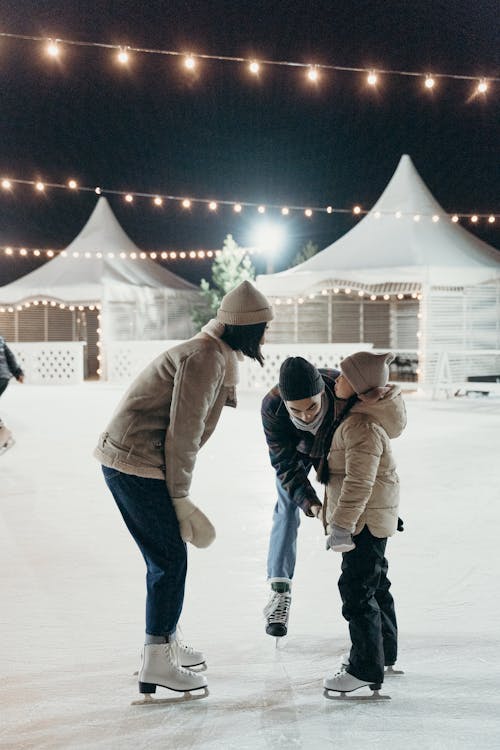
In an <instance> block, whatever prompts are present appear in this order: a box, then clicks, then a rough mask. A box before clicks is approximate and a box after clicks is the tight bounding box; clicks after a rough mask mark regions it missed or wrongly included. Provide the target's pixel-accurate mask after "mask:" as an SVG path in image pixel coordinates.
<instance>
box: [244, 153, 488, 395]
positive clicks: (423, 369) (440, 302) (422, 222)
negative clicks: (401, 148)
mask: <svg viewBox="0 0 500 750" xmlns="http://www.w3.org/2000/svg"><path fill="white" fill-rule="evenodd" d="M257 284H258V286H259V288H260V289H261V291H263V292H264V293H265V294H266V295H268V296H269V297H271V298H272V299H273V300H274V303H275V309H276V311H277V315H276V321H275V324H274V325H273V328H272V329H271V337H273V336H274V340H275V341H295V342H311V341H316V342H343V341H350V342H355V341H359V342H363V341H364V342H371V343H373V344H374V346H375V347H381V348H392V349H393V350H396V351H399V352H401V353H402V354H403V353H404V352H406V353H408V354H413V355H414V357H413V358H414V360H415V361H416V359H417V356H418V361H419V367H418V370H419V375H420V378H419V379H420V380H421V381H424V382H430V381H432V380H434V379H435V378H436V377H437V371H436V367H437V364H438V360H439V357H438V355H439V353H442V352H443V351H447V352H448V353H449V355H450V360H453V362H454V367H455V369H456V377H455V379H460V380H462V379H465V378H466V377H467V376H468V375H470V376H473V375H475V374H476V371H478V370H481V373H480V374H484V375H487V374H490V373H491V372H495V373H496V372H498V371H499V365H500V356H499V354H498V350H500V253H499V252H498V251H496V250H495V249H494V248H492V247H490V246H489V245H487V244H486V243H485V242H482V241H481V240H479V239H478V238H476V237H474V236H473V235H471V234H470V233H469V232H467V231H466V230H465V229H463V227H461V226H460V225H459V224H457V223H453V222H452V220H451V217H450V216H448V214H446V212H445V211H444V210H443V208H442V207H441V206H440V205H439V203H438V202H437V201H436V200H435V198H434V197H433V195H432V194H431V193H430V191H429V189H428V188H427V186H426V185H425V183H424V182H423V180H422V179H421V177H420V175H419V174H418V172H417V171H416V169H415V167H414V165H413V163H412V161H411V159H410V157H409V156H407V155H404V156H402V158H401V160H400V162H399V165H398V167H397V169H396V171H395V173H394V175H393V177H392V179H391V181H390V182H389V184H388V185H387V187H386V189H385V190H384V192H383V193H382V195H381V197H380V198H379V200H378V201H377V203H376V204H375V206H374V207H373V208H372V209H371V211H370V212H369V213H368V214H367V215H366V216H365V217H364V218H363V219H362V220H361V221H360V222H359V224H357V225H356V226H355V227H354V228H353V229H352V230H351V231H349V232H347V234H345V235H344V236H343V237H341V238H340V239H339V240H337V241H336V242H334V243H333V244H332V245H330V246H329V247H327V248H325V249H324V250H322V251H321V252H319V253H318V254H317V255H315V256H314V257H312V258H310V259H309V260H307V261H305V262H304V263H301V264H300V265H298V266H295V267H294V268H291V269H289V270H287V271H283V272H281V273H275V274H270V275H267V276H259V277H258V279H257ZM291 312H292V313H293V314H291ZM471 350H474V352H475V354H474V356H473V357H471V356H470V355H467V354H465V352H470V351H471ZM459 351H460V352H463V353H462V354H460V355H458V352H459ZM495 351H497V354H496V356H495ZM480 352H483V353H484V352H489V354H488V356H486V355H484V354H483V355H481V354H480Z"/></svg>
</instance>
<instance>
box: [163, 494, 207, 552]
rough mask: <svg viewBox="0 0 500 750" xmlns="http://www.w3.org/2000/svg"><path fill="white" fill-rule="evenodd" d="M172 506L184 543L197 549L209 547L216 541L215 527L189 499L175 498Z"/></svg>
mask: <svg viewBox="0 0 500 750" xmlns="http://www.w3.org/2000/svg"><path fill="white" fill-rule="evenodd" d="M172 505H173V506H174V510H175V515H176V516H177V520H178V521H179V531H180V532H181V537H182V540H183V541H184V542H191V544H193V545H194V546H195V547H208V546H209V544H212V542H213V541H214V539H215V529H214V527H213V526H212V524H211V523H210V521H209V520H208V518H207V517H206V515H205V514H204V513H202V512H201V510H200V509H199V508H197V507H196V505H193V503H192V502H191V500H190V499H189V498H188V497H173V498H172Z"/></svg>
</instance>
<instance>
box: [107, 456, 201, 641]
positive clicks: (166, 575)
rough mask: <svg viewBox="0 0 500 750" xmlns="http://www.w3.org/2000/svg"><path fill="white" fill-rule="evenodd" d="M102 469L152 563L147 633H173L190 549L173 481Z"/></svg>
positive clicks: (148, 590) (139, 542)
mask: <svg viewBox="0 0 500 750" xmlns="http://www.w3.org/2000/svg"><path fill="white" fill-rule="evenodd" d="M102 472H103V474H104V479H105V480H106V484H107V485H108V487H109V489H110V491H111V494H112V495H113V497H114V499H115V501H116V504H117V505H118V508H119V509H120V513H121V514H122V516H123V520H124V521H125V523H126V525H127V528H128V530H129V531H130V533H131V534H132V536H133V537H134V539H135V541H136V543H137V546H138V547H139V549H140V550H141V552H142V556H143V557H144V560H145V563H146V567H147V574H146V587H147V596H146V633H149V635H160V636H161V635H164V636H168V635H170V634H171V633H173V632H174V631H175V628H176V625H177V622H178V620H179V617H180V615H181V611H182V604H183V601H184V584H185V581H186V572H187V550H186V545H185V543H184V542H183V541H182V539H181V535H180V532H179V523H178V521H177V516H176V515H175V510H174V506H173V505H172V501H171V499H170V496H169V494H168V490H167V485H166V483H165V481H164V480H163V479H147V478H145V477H136V476H134V475H131V474H124V473H123V472H121V471H117V470H116V469H108V468H107V467H106V466H103V467H102Z"/></svg>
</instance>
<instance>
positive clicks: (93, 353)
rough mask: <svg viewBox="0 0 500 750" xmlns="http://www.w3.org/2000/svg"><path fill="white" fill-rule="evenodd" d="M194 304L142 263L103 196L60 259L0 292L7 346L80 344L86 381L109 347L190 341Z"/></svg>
mask: <svg viewBox="0 0 500 750" xmlns="http://www.w3.org/2000/svg"><path fill="white" fill-rule="evenodd" d="M198 304H200V295H199V292H198V290H197V288H196V287H195V286H193V285H192V284H190V283H188V282H187V281H185V280H184V279H182V278H180V277H179V276H176V275H175V274H173V273H171V272H170V271H167V270H166V269H165V268H163V267H162V266H160V265H158V264H157V263H155V262H154V261H152V260H149V259H148V258H144V257H143V258H141V250H140V248H138V247H137V245H135V244H134V243H133V242H132V240H131V239H130V238H129V237H128V236H127V235H126V234H125V232H124V231H123V229H122V227H121V226H120V224H119V223H118V221H117V219H116V217H115V215H114V214H113V212H112V210H111V208H110V206H109V203H108V201H107V200H106V198H104V197H101V198H99V200H98V202H97V205H96V207H95V208H94V210H93V212H92V214H91V216H90V218H89V220H88V221H87V223H86V224H85V226H84V227H83V229H82V230H81V232H80V233H79V234H78V236H77V237H76V238H75V239H74V240H73V242H71V244H70V245H68V247H67V248H66V249H65V250H64V251H63V252H62V253H60V255H58V256H57V257H56V258H54V259H52V260H50V261H48V262H47V263H45V264H44V265H43V266H41V267H40V268H38V269H36V270H35V271H32V272H31V273H28V274H26V275H25V276H23V277H22V278H20V279H17V280H16V281H14V282H12V283H11V284H7V285H5V286H3V287H0V321H1V326H2V330H3V332H4V334H5V336H6V337H7V338H8V339H9V340H10V341H51V340H70V341H71V340H84V341H85V342H86V343H87V365H88V372H89V374H93V373H95V372H96V371H97V369H99V370H101V372H104V369H105V358H106V345H107V344H109V343H110V342H112V341H118V340H122V341H123V340H141V341H143V340H145V339H146V340H147V339H178V338H179V339H180V338H187V337H189V336H190V335H192V333H193V324H192V321H191V310H192V308H193V306H196V305H198ZM98 316H99V317H98ZM98 331H99V333H98ZM98 357H99V358H100V361H101V366H100V367H99V366H98V364H97V362H98Z"/></svg>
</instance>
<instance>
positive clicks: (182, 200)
mask: <svg viewBox="0 0 500 750" xmlns="http://www.w3.org/2000/svg"><path fill="white" fill-rule="evenodd" d="M15 185H27V186H30V187H33V188H34V189H35V191H36V192H38V193H45V191H46V190H47V189H56V190H69V191H73V192H75V191H81V192H92V193H95V194H97V195H113V196H118V197H119V198H121V199H122V200H123V201H124V202H125V203H127V204H132V203H134V201H136V199H145V200H148V201H150V202H151V203H152V204H153V206H155V207H156V208H158V209H160V208H162V207H163V206H164V205H165V203H166V202H167V201H169V202H170V203H174V204H177V205H179V206H180V207H181V208H182V209H184V210H186V211H188V210H191V209H192V208H193V207H194V206H196V205H200V206H205V207H206V208H208V211H209V212H211V213H215V212H217V211H218V210H219V207H221V206H223V207H229V208H231V209H232V210H233V212H234V213H235V214H242V213H243V211H244V210H245V209H248V210H253V211H257V213H259V214H265V213H266V212H267V211H268V210H270V211H279V212H280V213H281V215H282V216H285V217H286V216H290V215H291V214H292V213H297V212H300V213H302V214H303V215H304V216H305V217H306V218H307V219H311V218H312V217H313V216H314V214H324V213H326V214H353V215H354V216H363V215H366V214H368V213H371V209H365V208H362V207H361V206H360V205H355V206H353V208H337V207H335V206H300V205H289V206H283V205H279V204H274V203H273V204H264V203H254V202H251V201H237V200H221V199H217V200H213V199H210V198H196V197H189V198H187V197H186V196H179V195H169V194H161V193H148V192H141V191H137V190H134V191H125V190H113V189H111V188H101V187H89V186H83V185H79V184H78V183H77V181H76V180H74V179H70V180H68V181H67V182H66V183H62V182H42V181H41V180H24V179H17V178H13V177H0V187H1V188H2V190H4V191H6V192H12V190H13V188H14V186H15ZM372 215H373V217H374V218H375V219H381V218H382V217H384V216H390V217H394V218H396V219H402V218H403V217H412V218H413V220H414V221H415V222H419V221H424V220H425V219H430V220H431V221H432V222H434V223H437V222H438V221H441V220H451V221H452V222H453V223H457V222H458V221H459V220H460V219H468V220H469V221H470V222H471V223H472V224H477V223H478V222H479V221H480V220H483V221H484V220H486V221H487V222H488V223H489V224H494V223H495V221H496V219H497V218H498V214H495V213H494V212H489V213H480V212H476V211H470V212H458V211H457V212H452V213H443V214H441V215H440V214H437V213H433V214H426V213H413V212H411V213H409V212H405V211H399V210H398V211H390V212H389V211H375V212H373V214H372Z"/></svg>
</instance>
